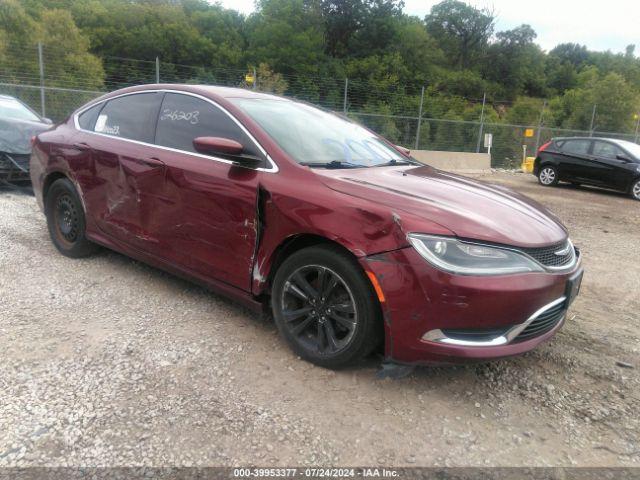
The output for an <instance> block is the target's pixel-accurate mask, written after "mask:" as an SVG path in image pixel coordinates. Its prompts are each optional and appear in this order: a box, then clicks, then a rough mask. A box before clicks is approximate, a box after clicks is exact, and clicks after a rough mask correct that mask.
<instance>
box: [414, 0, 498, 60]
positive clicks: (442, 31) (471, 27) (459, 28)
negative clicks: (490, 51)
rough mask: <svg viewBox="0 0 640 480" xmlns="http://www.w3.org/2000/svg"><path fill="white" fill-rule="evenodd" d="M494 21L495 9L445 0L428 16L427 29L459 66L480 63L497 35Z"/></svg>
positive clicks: (432, 9) (435, 6) (426, 19)
mask: <svg viewBox="0 0 640 480" xmlns="http://www.w3.org/2000/svg"><path fill="white" fill-rule="evenodd" d="M494 21H495V18H494V15H493V12H491V11H489V10H487V9H478V8H475V7H473V6H471V5H467V4H466V3H464V2H462V1H459V0H444V1H442V2H440V3H438V4H436V5H434V6H433V7H432V8H431V12H430V13H429V15H427V16H426V17H425V23H426V26H427V31H428V32H429V33H430V34H431V35H432V36H433V37H434V38H435V39H436V41H437V42H438V44H439V45H440V48H441V49H442V50H443V51H444V52H445V55H446V56H447V58H449V59H451V61H450V64H451V65H452V66H454V67H457V68H458V69H466V68H470V67H472V66H476V65H478V63H479V62H480V59H481V58H482V57H483V56H484V54H485V51H486V49H487V46H488V42H489V39H490V38H491V35H492V34H493V28H494Z"/></svg>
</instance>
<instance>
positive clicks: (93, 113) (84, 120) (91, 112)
mask: <svg viewBox="0 0 640 480" xmlns="http://www.w3.org/2000/svg"><path fill="white" fill-rule="evenodd" d="M102 107H104V103H99V104H98V105H95V106H93V107H91V108H90V109H88V110H85V111H84V112H82V113H81V114H80V115H79V116H78V124H79V125H80V128H82V129H83V130H93V127H94V126H95V124H96V120H97V119H98V114H99V113H100V109H102Z"/></svg>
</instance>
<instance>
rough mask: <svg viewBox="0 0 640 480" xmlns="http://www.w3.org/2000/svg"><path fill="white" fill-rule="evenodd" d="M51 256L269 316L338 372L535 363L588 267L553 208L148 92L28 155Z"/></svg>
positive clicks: (296, 119) (242, 94) (209, 105)
mask: <svg viewBox="0 0 640 480" xmlns="http://www.w3.org/2000/svg"><path fill="white" fill-rule="evenodd" d="M31 177H32V182H33V185H34V189H35V191H36V195H37V199H38V202H39V204H40V206H41V207H42V209H43V210H44V212H45V214H46V218H47V223H48V228H49V232H50V235H51V239H52V240H53V243H54V244H55V246H56V247H57V248H58V250H59V251H60V252H61V253H63V254H64V255H67V256H70V257H82V256H85V255H88V254H90V253H92V252H93V251H94V250H95V249H96V248H97V245H102V246H105V247H107V248H110V249H113V250H115V251H118V252H121V253H124V254H125V255H128V256H131V257H134V258H136V259H139V260H141V261H144V262H147V263H149V264H151V265H154V266H156V267H159V268H162V269H165V270H167V271H170V272H173V273H175V274H177V275H180V276H182V277H187V278H189V279H192V280H194V281H196V282H199V283H201V284H203V285H205V286H207V287H209V288H210V289H212V290H214V291H217V292H220V293H222V294H224V295H227V296H230V297H233V298H234V299H236V300H240V301H241V302H243V303H245V304H246V305H249V306H251V307H253V308H255V309H256V310H262V309H264V308H271V309H272V311H273V316H274V318H275V322H276V324H277V326H278V329H279V330H280V332H281V334H282V335H283V337H284V338H285V339H286V341H287V342H288V343H289V344H290V346H291V347H292V348H293V350H294V351H295V352H296V353H297V354H299V355H300V356H301V357H303V358H305V359H307V360H309V361H311V362H314V363H316V364H318V365H321V366H324V367H329V368H339V367H341V366H344V365H347V364H350V363H353V362H355V361H357V360H359V359H361V358H362V357H364V356H366V355H367V354H369V353H371V352H372V351H373V350H374V349H375V348H377V347H383V348H384V353H385V357H386V358H387V359H388V360H389V361H393V362H399V363H407V364H416V363H425V364H430V363H455V362H460V361H465V360H471V359H475V360H478V359H490V358H498V357H504V356H509V355H515V354H519V353H522V352H526V351H528V350H530V349H532V348H534V347H535V346H536V345H538V344H540V343H541V342H544V341H545V340H547V339H549V338H550V337H551V336H552V335H554V333H555V332H556V331H557V330H558V329H559V328H560V327H561V326H562V324H563V322H564V319H565V317H566V314H567V309H568V308H569V305H570V304H571V302H572V300H573V299H574V298H575V296H576V294H577V293H578V290H579V287H580V281H581V277H582V268H581V266H580V258H579V257H580V255H579V252H578V250H577V249H576V248H574V246H573V244H572V243H571V241H570V240H569V237H568V234H567V231H566V229H565V227H564V226H563V225H562V224H561V223H560V221H559V220H558V219H557V218H556V217H555V216H554V215H553V214H551V213H550V212H549V211H547V210H546V209H545V208H544V207H542V206H541V205H538V204H536V203H534V202H533V201H532V200H529V199H527V198H525V197H523V196H521V195H518V194H517V193H514V192H512V191H509V190H507V189H504V188H501V187H497V186H490V185H487V184H484V183H481V182H478V181H473V180H470V179H468V178H464V177H460V176H456V175H453V174H450V173H446V172H442V171H439V170H436V169H434V168H432V167H429V166H426V165H422V164H419V163H418V162H416V161H415V160H413V159H412V158H411V157H410V155H409V154H408V153H407V152H406V151H405V150H404V149H402V148H400V147H396V146H394V145H392V144H391V143H389V142H387V141H386V140H384V139H383V138H381V137H379V136H377V135H375V134H374V133H372V132H371V131H369V130H367V129H365V128H363V127H361V126H359V125H357V124H356V123H353V122H351V121H349V120H348V119H345V118H342V117H340V116H337V115H334V114H332V113H329V112H325V111H323V110H320V109H318V108H315V107H313V106H310V105H307V104H304V103H300V102H295V101H292V100H288V99H284V98H280V97H275V96H271V95H266V94H260V93H256V92H250V91H246V90H241V89H233V88H222V87H209V86H193V85H189V86H187V85H147V86H141V87H133V88H128V89H124V90H120V91H117V92H113V93H111V94H108V95H105V96H103V97H101V98H99V99H96V100H94V101H93V102H91V103H90V104H88V105H86V106H85V107H83V108H81V109H79V110H78V111H76V112H75V113H74V114H73V115H71V117H70V118H69V119H68V120H67V121H66V122H64V123H62V124H61V125H58V126H57V127H56V128H55V129H53V130H51V131H47V132H44V133H41V134H39V135H38V136H37V138H36V139H35V141H34V148H33V154H32V157H31Z"/></svg>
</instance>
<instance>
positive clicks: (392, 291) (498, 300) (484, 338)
mask: <svg viewBox="0 0 640 480" xmlns="http://www.w3.org/2000/svg"><path fill="white" fill-rule="evenodd" d="M362 264H363V267H364V268H365V270H366V271H369V272H372V273H373V274H374V275H375V276H376V279H377V280H378V282H379V284H380V287H381V289H382V291H383V293H384V297H385V301H384V302H383V303H382V309H383V314H384V320H385V333H386V335H385V354H386V356H387V358H389V359H390V360H393V361H396V362H401V363H409V364H437V363H461V362H465V361H472V360H483V359H484V360H486V359H492V358H500V357H506V356H511V355H518V354H521V353H524V352H526V351H528V350H531V349H532V348H535V347H536V346H537V345H538V344H540V343H542V342H544V341H545V340H547V339H549V338H550V337H552V336H553V335H554V334H555V332H556V331H557V330H558V329H559V328H561V326H562V324H563V323H564V321H565V316H566V313H567V308H568V306H569V303H570V299H568V298H567V297H568V293H567V282H568V280H569V279H570V278H572V277H575V276H576V275H579V274H580V273H581V271H582V267H581V265H580V259H578V261H577V263H576V265H575V266H574V268H573V269H572V270H571V271H569V272H563V273H537V272H536V273H525V274H516V275H503V276H491V277H488V276H487V277H479V276H462V275H452V274H449V273H446V272H443V271H441V270H438V269H436V268H434V267H432V266H431V265H430V264H429V263H427V262H426V261H425V260H424V259H423V258H422V257H421V256H420V255H419V254H418V253H417V252H416V251H415V250H414V249H413V248H411V247H409V248H403V249H400V250H396V251H393V252H387V253H383V254H379V255H373V256H370V257H366V258H364V259H362Z"/></svg>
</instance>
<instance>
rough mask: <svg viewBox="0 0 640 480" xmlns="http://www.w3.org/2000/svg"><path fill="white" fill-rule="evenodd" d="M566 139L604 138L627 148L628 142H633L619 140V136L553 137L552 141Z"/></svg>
mask: <svg viewBox="0 0 640 480" xmlns="http://www.w3.org/2000/svg"><path fill="white" fill-rule="evenodd" d="M566 140H605V141H607V142H611V143H615V144H616V145H618V146H619V147H622V148H628V145H629V144H633V142H630V141H628V140H621V139H619V138H608V137H555V138H554V139H553V141H554V142H558V141H566Z"/></svg>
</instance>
